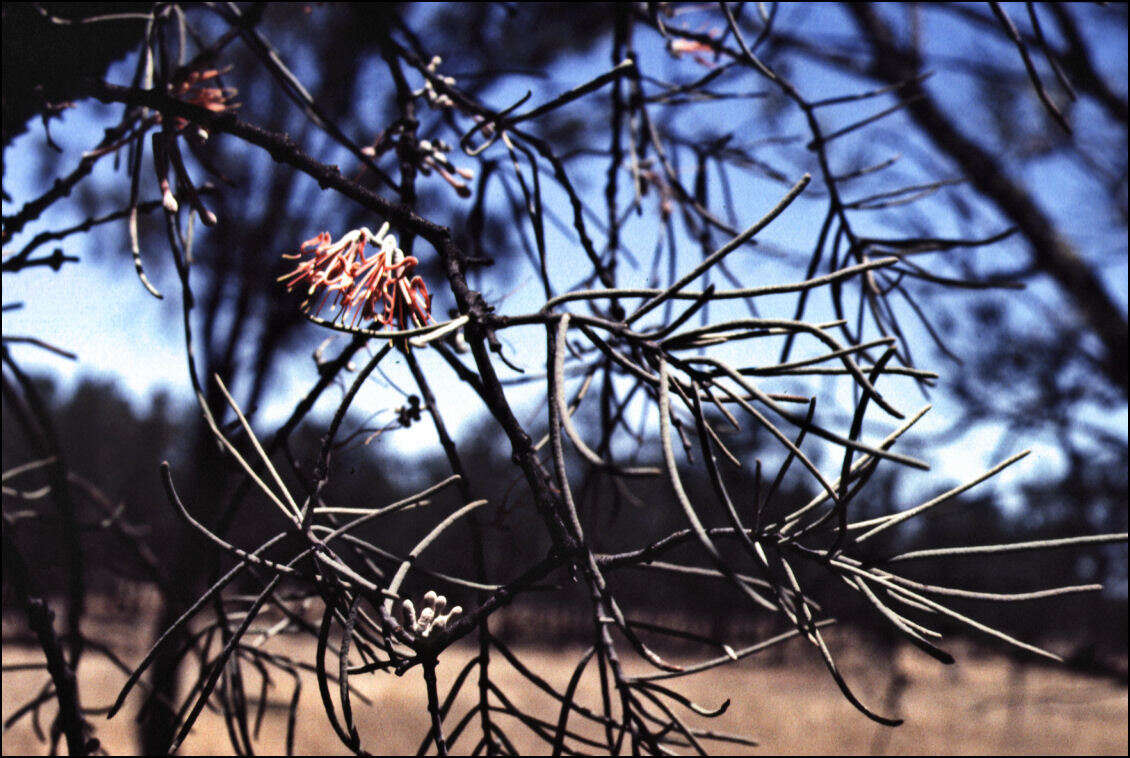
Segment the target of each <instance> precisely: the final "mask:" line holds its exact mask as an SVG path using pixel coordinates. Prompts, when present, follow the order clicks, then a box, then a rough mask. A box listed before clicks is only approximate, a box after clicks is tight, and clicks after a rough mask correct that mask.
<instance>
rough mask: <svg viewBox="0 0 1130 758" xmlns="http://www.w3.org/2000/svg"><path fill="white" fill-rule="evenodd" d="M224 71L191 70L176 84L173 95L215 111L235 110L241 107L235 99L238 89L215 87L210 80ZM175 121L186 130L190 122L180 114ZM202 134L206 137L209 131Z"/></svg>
mask: <svg viewBox="0 0 1130 758" xmlns="http://www.w3.org/2000/svg"><path fill="white" fill-rule="evenodd" d="M225 71H226V69H225ZM223 73H224V71H220V70H218V69H208V70H205V71H190V72H189V73H188V75H187V76H185V77H184V78H183V79H182V80H181V81H179V82H177V83H176V84H175V86H174V88H173V92H172V94H173V97H175V98H177V99H178V100H183V101H184V102H186V103H191V104H192V105H196V106H199V107H201V108H204V109H206V110H210V111H212V112H213V113H223V112H224V111H230V110H235V109H236V108H238V107H239V103H237V102H235V101H234V98H235V95H236V90H235V89H234V88H231V87H215V86H212V82H210V81H209V80H210V79H215V78H217V77H219V76H220V75H221V74H223ZM175 122H176V125H177V129H178V130H179V131H184V130H185V129H186V128H187V127H188V122H187V121H185V120H184V119H183V118H180V117H179V116H178V117H176V119H175ZM201 131H203V130H201ZM201 136H202V137H203V138H205V139H206V138H207V132H204V133H203V134H202V135H201Z"/></svg>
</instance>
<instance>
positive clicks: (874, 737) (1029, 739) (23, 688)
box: [2, 628, 1127, 755]
mask: <svg viewBox="0 0 1130 758" xmlns="http://www.w3.org/2000/svg"><path fill="white" fill-rule="evenodd" d="M108 631H113V633H111V634H109V635H107V638H109V639H115V638H116V639H126V638H127V634H126V630H125V629H122V628H119V629H117V630H108ZM287 644H288V645H289V646H290V647H291V650H290V651H289V652H291V653H292V654H295V655H301V656H302V657H303V658H304V659H305V660H312V659H313V645H312V643H310V642H309V641H306V640H301V641H299V640H294V641H291V642H288V643H287ZM789 645H790V646H792V647H793V649H792V650H791V651H790V653H789V655H788V657H787V659H788V661H789V663H787V664H785V663H777V664H775V663H771V662H769V661H768V660H765V659H762V660H758V659H757V658H752V659H747V660H744V661H742V662H741V663H739V664H735V665H733V666H728V667H724V668H721V669H715V670H714V671H712V672H709V673H705V674H701V675H697V676H695V677H692V678H688V679H684V680H682V685H681V687H680V688H679V689H680V691H681V692H683V693H684V694H686V695H688V696H689V697H691V698H692V699H694V700H696V701H697V702H699V703H700V704H702V705H704V706H709V707H716V706H717V705H719V704H720V703H721V701H722V700H724V699H725V698H726V697H731V698H732V701H733V702H732V704H731V707H730V709H729V711H727V712H726V713H725V714H724V715H723V716H721V717H720V718H717V719H713V720H709V721H706V720H704V719H697V722H696V723H697V724H699V725H701V726H704V727H706V728H711V729H714V730H717V731H725V732H736V733H741V734H745V735H750V736H753V737H755V738H756V739H758V740H760V742H761V748H760V749H758V750H757V751H758V752H764V753H766V754H776V753H825V752H827V753H833V754H850V753H855V754H859V753H875V752H887V753H959V754H977V753H995V754H1042V753H1051V754H1065V753H1071V754H1095V753H1101V754H1114V755H1125V754H1126V752H1127V690H1126V688H1125V686H1119V685H1117V684H1115V683H1113V682H1110V681H1108V680H1101V679H1091V678H1088V677H1085V676H1082V675H1078V674H1074V673H1071V672H1068V671H1066V670H1063V669H1055V668H1049V667H1044V666H1035V667H1029V668H1019V667H1017V666H1014V665H1013V664H1011V663H1009V662H1008V661H1007V660H1005V659H1003V658H1001V657H996V656H989V657H986V656H983V655H978V654H977V652H976V651H972V650H969V649H967V647H966V646H962V645H956V646H951V650H952V651H953V652H955V654H957V655H958V659H959V660H958V664H957V665H956V666H951V667H944V666H941V665H940V664H937V663H935V662H934V661H933V660H932V659H929V658H926V657H925V656H923V655H922V654H920V653H918V652H917V651H915V650H913V649H909V648H908V649H906V650H903V651H901V652H900V653H899V662H898V663H899V665H900V666H901V667H902V669H903V670H904V671H905V672H906V673H907V674H908V676H909V685H908V686H907V688H906V689H905V691H904V692H903V695H902V697H901V700H900V701H899V702H898V703H897V704H895V705H894V706H893V709H894V710H897V711H898V712H899V713H900V714H901V715H902V716H904V717H905V718H906V723H905V724H904V725H903V726H901V727H899V728H897V729H893V730H891V729H885V728H883V727H879V726H877V725H875V724H873V723H871V722H870V721H868V720H867V719H865V718H864V717H863V716H862V715H860V714H859V713H858V712H857V711H855V710H854V709H853V708H852V707H851V706H850V705H849V704H848V703H847V702H846V701H845V700H844V699H843V697H842V696H841V695H840V693H839V691H838V690H837V689H836V687H835V685H834V683H833V682H832V681H831V679H830V678H829V677H828V676H827V674H826V673H825V672H824V671H823V668H822V667H821V666H819V664H818V663H817V662H815V661H814V660H812V659H811V657H810V656H807V655H805V656H801V655H799V654H800V653H802V652H806V651H803V650H802V648H801V647H800V646H799V645H797V644H796V643H795V642H792V643H789ZM117 647H120V649H121V650H120V652H121V655H122V657H123V658H124V659H125V660H126V661H127V662H129V663H133V662H136V661H137V660H138V659H139V658H140V657H141V655H142V654H143V652H144V651H142V650H140V649H139V648H137V647H136V646H131V645H119V646H117ZM963 647H966V649H963ZM836 649H837V650H840V651H843V654H842V665H843V668H844V671H845V673H846V674H847V676H848V679H849V681H850V682H851V683H852V684H853V686H854V687H855V688H856V691H857V693H858V694H859V695H860V697H861V699H863V700H864V702H866V703H868V704H870V705H872V706H873V707H875V708H876V709H877V710H880V711H882V710H884V707H883V706H884V701H885V699H886V698H887V695H888V683H889V681H890V679H889V672H890V670H891V667H890V664H889V662H888V661H870V660H867V658H866V656H865V655H863V654H858V655H854V656H853V655H852V651H851V646H850V644H845V641H844V640H843V639H841V640H840V641H839V643H838V644H837V646H836ZM517 652H519V654H520V656H521V658H522V659H523V660H524V661H525V662H526V663H527V665H529V666H530V667H531V668H533V669H534V670H535V671H537V672H539V673H541V674H542V675H543V676H544V677H545V678H546V679H547V680H548V681H549V682H550V683H552V684H553V685H555V686H557V687H559V688H562V689H563V688H564V686H565V684H566V683H567V681H568V678H569V675H570V673H571V671H572V668H573V666H574V664H575V663H576V661H577V659H578V657H579V655H580V652H581V651H580V650H579V649H570V648H566V649H555V650H550V649H535V648H529V647H525V648H518V649H517ZM472 654H473V651H472V650H471V649H470V648H457V649H453V650H451V651H449V654H448V655H447V656H446V657H445V658H444V659H443V661H442V663H441V665H440V669H439V676H440V687H441V692H442V690H443V686H444V684H445V682H450V680H451V679H452V678H453V677H454V676H455V674H456V673H457V672H458V671H459V669H460V668H461V667H462V665H463V663H464V662H466V661H467V660H468V659H469V657H470V656H471V655H472ZM40 660H42V656H41V654H40V653H38V651H36V650H34V649H32V648H22V647H16V646H13V645H5V646H4V650H3V663H4V665H5V667H7V666H9V665H11V664H14V663H21V662H33V661H40ZM627 668H628V670H629V672H633V671H642V670H643V668H642V667H641V666H639V665H634V664H632V663H630V662H629V663H628V664H627ZM492 672H493V675H494V677H495V681H496V683H497V684H498V685H499V686H500V687H501V688H502V690H503V691H504V692H505V693H506V694H507V696H508V697H509V698H510V699H511V700H512V701H513V702H516V703H521V704H523V705H524V706H525V707H527V708H530V709H533V711H534V712H535V713H536V714H537V715H539V716H540V717H541V718H544V719H546V720H548V721H556V718H557V713H558V711H557V708H556V706H555V705H554V703H553V702H552V701H550V700H549V699H548V697H546V696H544V694H543V693H541V692H540V691H539V690H536V689H535V688H533V687H532V686H531V685H529V684H528V683H526V682H525V680H524V679H523V678H522V677H521V676H520V675H519V674H518V673H517V672H516V671H515V670H514V669H513V668H511V667H510V666H509V665H508V664H507V663H506V662H505V661H502V660H501V659H499V661H498V663H496V664H495V666H494V668H492ZM588 674H591V675H586V677H585V678H584V680H582V686H581V688H580V692H581V696H580V699H581V702H585V703H589V704H594V705H595V699H594V697H595V695H596V692H597V689H596V674H595V667H590V668H589V670H588ZM46 679H47V675H46V672H45V671H26V670H25V671H5V672H4V674H3V717H4V719H5V720H6V719H8V718H9V717H10V716H12V714H13V713H14V711H15V710H16V709H17V708H18V707H19V706H20V705H22V704H23V703H25V702H27V701H28V700H29V699H30V698H32V697H33V696H34V695H35V694H36V693H37V692H38V691H39V689H40V688H41V687H42V686H43V683H44V682H45V681H46ZM124 679H125V677H124V675H123V674H122V673H121V672H120V671H118V670H117V669H116V668H114V667H113V666H112V665H111V664H109V663H108V662H107V661H106V659H105V658H103V657H101V656H97V655H93V654H91V655H88V656H87V657H86V658H84V660H83V664H82V667H81V669H80V671H79V681H80V682H81V683H82V692H83V695H84V704H86V705H88V706H106V705H108V704H109V703H110V702H111V701H112V700H113V698H114V696H115V695H116V694H117V691H118V689H119V687H120V686H121V684H122V682H123V681H124ZM280 684H282V685H283V686H281V687H279V688H276V689H273V690H271V691H270V695H269V699H268V702H269V707H268V709H267V716H266V719H265V721H264V724H263V727H262V731H261V734H260V738H259V741H258V742H257V743H256V745H255V747H256V750H257V752H260V753H279V752H281V751H282V748H283V734H284V728H285V719H286V703H287V701H288V700H289V697H290V687H289V684H286V683H285V682H282V681H280ZM469 684H472V685H473V681H472V682H470V683H469ZM257 687H258V682H257V680H256V681H253V683H252V684H251V685H250V686H249V690H256V689H257ZM471 689H473V688H472V687H467V688H466V690H467V697H465V698H464V701H465V702H467V703H469V702H470V699H469V698H470V690H471ZM361 691H362V692H363V693H365V694H366V695H367V696H369V697H370V698H371V699H372V700H373V703H374V704H373V705H372V706H366V705H365V704H363V703H360V702H358V701H354V714H355V718H356V721H357V726H358V729H359V731H360V733H361V735H362V737H363V740H364V742H363V746H364V747H365V748H366V749H367V750H370V751H372V752H376V753H378V754H379V753H390V754H398V753H405V752H408V753H414V752H415V750H416V748H417V746H418V744H419V740H420V738H421V737H422V735H423V734H424V732H425V730H426V728H427V724H428V717H427V712H426V710H424V707H423V700H422V692H423V688H422V686H421V682H420V674H419V670H418V669H417V670H415V671H414V672H412V673H410V674H408V675H406V676H405V677H403V678H402V679H398V678H396V677H394V676H391V675H384V674H378V675H374V676H371V677H369V678H368V680H367V681H364V682H363V683H361ZM335 696H336V692H335ZM139 701H140V697H137V696H134V697H133V699H132V705H131V706H127V708H126V709H125V711H124V712H123V713H121V714H119V715H118V716H117V717H115V718H114V719H113V720H111V721H106V720H105V719H104V718H103V717H101V716H92V717H91V719H92V721H93V722H94V723H95V725H96V728H97V736H98V737H99V738H100V739H101V740H102V741H103V744H104V745H105V746H106V748H107V749H108V750H109V752H110V753H112V754H122V753H132V752H136V750H137V743H136V741H135V740H134V736H133V732H134V723H133V721H132V719H133V716H134V714H135V713H136V705H137V703H138V702H139ZM461 702H463V701H461ZM465 708H466V706H465V705H460V704H457V706H456V708H455V709H454V711H453V714H454V716H455V717H456V718H457V717H458V716H460V715H462V713H463V712H464V711H465ZM887 710H888V711H889V710H891V708H890V707H888V708H887ZM53 715H54V713H53V709H52V708H47V709H44V711H43V713H42V723H43V726H44V728H47V727H48V726H49V724H50V719H51V718H52V716H53ZM498 719H499V723H501V724H503V725H505V727H506V728H507V731H508V733H509V734H511V738H512V740H513V742H514V744H515V746H516V747H517V748H518V749H519V750H520V751H522V753H523V754H539V753H546V752H548V749H547V747H546V745H545V743H542V742H540V741H539V740H537V739H536V738H534V737H532V736H531V735H530V734H529V732H528V731H526V730H525V729H524V728H523V727H521V726H520V725H519V724H518V723H517V722H516V721H515V720H513V719H511V718H509V717H507V716H504V715H500V716H499V717H498ZM451 723H453V721H452V722H451ZM476 723H477V722H476ZM570 726H571V727H573V726H576V727H578V728H582V729H583V724H582V722H580V721H579V720H577V719H576V718H574V719H573V720H571V721H570ZM584 731H585V732H586V733H589V734H591V731H590V730H584ZM478 737H479V733H478V730H477V725H476V727H475V728H473V729H469V730H468V733H467V734H465V735H464V736H463V738H462V739H461V740H460V741H459V742H458V743H457V744H456V745H455V746H454V750H453V752H456V753H459V752H462V753H466V752H469V751H470V750H471V749H472V748H473V747H474V743H475V742H476V741H477V740H478ZM2 747H3V753H4V754H5V755H11V754H17V753H38V754H43V753H44V752H45V745H44V744H43V743H40V742H39V741H37V739H36V737H35V735H34V732H33V729H32V724H31V719H29V718H27V717H24V718H22V719H21V720H19V722H18V723H16V724H14V725H13V726H12V727H11V728H10V729H8V730H6V731H5V732H4V734H3V745H2ZM715 748H716V750H717V752H720V753H725V752H727V748H729V752H731V753H739V754H740V753H744V752H747V751H748V748H744V747H741V746H733V745H730V746H727V745H725V744H717V745H715ZM231 749H232V748H231V746H230V743H229V742H228V737H227V732H226V729H225V727H224V724H223V721H222V718H221V717H220V716H218V715H216V714H213V713H209V712H207V711H206V712H205V714H204V715H203V716H202V717H201V719H200V721H199V722H198V723H197V726H196V728H195V730H194V731H193V733H192V735H191V736H190V737H189V739H188V740H187V741H186V743H185V746H184V748H183V749H182V753H184V754H226V753H230V752H231ZM343 750H344V749H343V748H342V746H341V744H340V743H339V742H338V741H337V738H336V737H335V736H334V734H333V732H332V730H331V728H330V726H329V724H328V723H327V721H326V717H325V715H324V713H323V712H322V708H321V701H320V698H319V696H318V691H317V684H316V682H315V679H314V677H313V675H308V676H306V677H305V679H304V687H303V694H302V699H301V705H300V709H299V717H298V728H297V740H296V751H297V752H298V753H301V754H310V753H323V752H325V753H330V754H335V753H341V752H343Z"/></svg>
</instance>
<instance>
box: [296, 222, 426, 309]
mask: <svg viewBox="0 0 1130 758" xmlns="http://www.w3.org/2000/svg"><path fill="white" fill-rule="evenodd" d="M370 242H372V243H373V245H374V246H379V248H380V249H379V250H378V251H377V252H376V254H375V255H371V256H370V257H366V256H365V246H366V245H367V244H368V243H370ZM310 248H313V257H311V258H308V259H306V260H304V261H302V263H300V264H298V267H297V268H296V269H294V270H293V271H291V272H290V273H288V274H284V275H283V276H280V277H279V281H280V282H281V281H285V282H286V286H287V289H288V290H290V289H293V288H294V287H295V286H297V285H298V284H299V283H301V282H309V290H308V291H307V294H308V295H311V296H313V295H314V294H315V293H316V292H317V291H318V290H319V289H322V290H324V292H323V295H322V298H321V301H320V302H319V303H318V305H317V307H315V308H314V309H313V311H312V313H313V314H314V315H317V313H318V312H319V311H320V310H322V308H323V307H324V306H325V305H326V301H327V300H329V299H330V293H331V292H334V293H336V294H335V295H334V297H333V302H332V303H331V304H330V307H331V309H332V310H333V311H335V314H334V317H333V319H332V320H333V321H335V322H336V321H337V320H338V319H340V320H341V323H342V324H343V325H344V324H346V322H347V321H348V322H349V326H350V327H351V328H352V327H355V326H356V325H357V324H358V322H361V323H365V322H368V321H373V320H375V321H377V322H378V323H379V324H380V326H381V327H382V328H383V327H386V326H389V325H392V324H395V325H396V328H397V329H411V328H413V327H416V326H423V325H425V324H427V323H428V322H429V321H430V320H432V316H431V311H432V297H431V295H429V294H428V288H427V286H426V285H425V284H424V280H423V279H422V278H420V277H419V276H412V275H411V274H412V271H413V269H415V267H416V265H417V264H418V263H419V261H418V260H416V258H414V257H412V256H410V255H405V254H404V251H402V250H401V249H400V248H399V247H398V246H397V242H396V237H395V236H393V235H391V234H388V224H387V223H385V224H384V225H383V226H382V227H381V228H380V230H379V231H378V232H377V233H376V234H373V233H372V232H371V231H369V230H368V229H367V228H365V227H362V228H360V229H355V230H354V231H352V232H349V233H348V234H346V235H344V236H343V237H342V238H341V239H340V240H338V241H337V242H333V240H332V238H331V237H330V233H329V232H322V233H321V234H319V235H318V236H317V237H314V238H313V239H310V240H306V242H304V243H302V251H303V252H301V253H299V254H297V255H284V256H283V257H284V258H291V259H298V258H302V257H303V255H304V254H305V252H306V251H307V250H309V249H310ZM310 302H311V300H309V299H308V300H306V302H304V303H303V304H302V305H303V307H306V306H308V305H309V304H310ZM350 314H352V318H350Z"/></svg>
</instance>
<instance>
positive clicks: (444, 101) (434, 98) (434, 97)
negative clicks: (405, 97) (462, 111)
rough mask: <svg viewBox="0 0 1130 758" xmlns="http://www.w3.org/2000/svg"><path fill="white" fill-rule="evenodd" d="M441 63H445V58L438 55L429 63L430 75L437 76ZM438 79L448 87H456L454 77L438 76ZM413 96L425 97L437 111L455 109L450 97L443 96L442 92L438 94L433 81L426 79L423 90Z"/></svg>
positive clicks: (417, 91)
mask: <svg viewBox="0 0 1130 758" xmlns="http://www.w3.org/2000/svg"><path fill="white" fill-rule="evenodd" d="M441 63H443V58H441V57H439V56H438V55H436V56H434V57H433V58H432V59H431V61H429V62H428V65H427V69H428V73H429V74H435V72H436V71H437V70H438V69H439V64H441ZM436 78H437V79H439V80H440V81H442V82H443V83H444V84H447V85H448V86H451V87H454V86H455V77H453V76H439V75H437V76H436ZM412 94H413V95H414V96H415V97H423V98H424V99H426V100H427V101H428V105H430V106H431V107H433V108H436V109H437V110H442V109H444V108H453V107H455V103H454V102H453V101H452V99H451V98H450V97H448V96H447V95H445V94H443V93H442V92H436V88H435V86H433V85H432V81H431V79H425V80H424V87H423V89H418V90H416V91H415V92H413V93H412Z"/></svg>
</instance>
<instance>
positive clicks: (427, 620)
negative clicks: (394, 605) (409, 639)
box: [400, 590, 463, 637]
mask: <svg viewBox="0 0 1130 758" xmlns="http://www.w3.org/2000/svg"><path fill="white" fill-rule="evenodd" d="M422 603H423V604H422V605H421V606H420V614H419V615H416V607H415V606H414V605H413V604H412V601H411V600H409V599H408V598H405V599H404V601H403V602H402V603H401V604H400V616H401V621H402V622H403V623H404V628H405V630H407V631H408V633H409V634H412V635H413V636H416V637H428V636H430V635H431V634H432V632H433V631H434V632H444V631H446V630H447V627H448V625H449V624H451V622H453V621H455V619H456V618H458V617H459V614H461V613H462V612H463V608H462V607H460V606H458V605H457V606H455V607H454V608H452V609H451V610H450V611H447V613H444V611H445V610H446V609H447V598H445V597H444V596H443V595H438V594H436V592H435V591H434V590H428V591H427V592H426V593H425V594H424V599H423V601H422Z"/></svg>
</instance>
